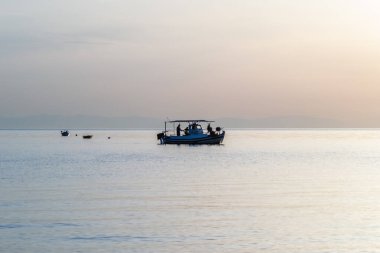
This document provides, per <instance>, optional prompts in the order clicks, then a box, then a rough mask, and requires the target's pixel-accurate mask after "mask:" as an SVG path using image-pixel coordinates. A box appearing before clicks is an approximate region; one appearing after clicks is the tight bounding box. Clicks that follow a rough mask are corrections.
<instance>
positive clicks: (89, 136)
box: [82, 134, 92, 139]
mask: <svg viewBox="0 0 380 253" xmlns="http://www.w3.org/2000/svg"><path fill="white" fill-rule="evenodd" d="M82 137H83V139H91V138H92V135H90V134H88V135H83V136H82Z"/></svg>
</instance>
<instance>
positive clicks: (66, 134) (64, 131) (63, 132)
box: [61, 130, 70, 136]
mask: <svg viewBox="0 0 380 253" xmlns="http://www.w3.org/2000/svg"><path fill="white" fill-rule="evenodd" d="M61 135H62V136H69V135H70V133H69V130H62V131H61Z"/></svg>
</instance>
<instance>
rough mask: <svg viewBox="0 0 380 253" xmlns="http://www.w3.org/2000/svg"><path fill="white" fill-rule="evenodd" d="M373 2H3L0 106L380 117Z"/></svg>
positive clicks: (379, 12)
mask: <svg viewBox="0 0 380 253" xmlns="http://www.w3.org/2000/svg"><path fill="white" fill-rule="evenodd" d="M379 17H380V2H379V1H375V0H362V1H359V0H355V1H354V0H320V1H313V0H291V1H290V0H234V1H232V0H192V1H188V0H160V1H156V0H138V1H137V0H136V1H129V0H65V1H58V0H33V1H31V0H1V1H0V116H29V115H41V114H48V115H67V116H70V115H78V114H83V115H98V116H114V117H123V116H136V115H138V116H146V117H159V118H166V117H171V118H176V117H177V118H188V117H195V118H199V117H206V118H216V117H240V118H260V117H284V116H295V115H298V116H307V117H321V118H328V119H336V120H343V121H351V122H355V121H361V122H367V123H370V124H374V125H376V124H378V125H380V109H379V108H380V99H379V98H380V82H379V80H380V79H379V77H380V22H379Z"/></svg>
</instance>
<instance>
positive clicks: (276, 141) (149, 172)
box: [0, 130, 380, 253]
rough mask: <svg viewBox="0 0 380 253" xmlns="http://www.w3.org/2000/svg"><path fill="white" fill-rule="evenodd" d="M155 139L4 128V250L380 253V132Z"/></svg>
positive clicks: (150, 134)
mask: <svg viewBox="0 0 380 253" xmlns="http://www.w3.org/2000/svg"><path fill="white" fill-rule="evenodd" d="M86 133H89V134H93V135H94V137H93V139H89V140H85V139H82V137H81V136H82V135H83V134H86ZM75 134H78V136H75ZM155 134H156V132H155V131H111V130H104V131H74V130H72V131H71V135H70V136H69V137H61V136H60V133H59V131H5V130H2V131H0V252H36V253H37V252H38V253H41V252H55V253H61V252H142V253H144V252H292V253H297V252H308V253H312V252H377V251H380V131H378V130H227V134H226V138H225V140H224V144H223V145H215V146H208V145H205V146H188V145H158V142H157V140H156V139H155V138H156V136H155ZM108 137H111V138H110V139H108Z"/></svg>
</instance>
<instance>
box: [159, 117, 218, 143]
mask: <svg viewBox="0 0 380 253" xmlns="http://www.w3.org/2000/svg"><path fill="white" fill-rule="evenodd" d="M212 122H214V121H210V120H172V121H165V130H164V131H162V132H161V133H159V134H157V139H158V140H159V141H160V143H161V144H221V143H222V142H223V139H224V135H225V131H222V128H221V127H216V128H215V131H213V129H212V127H211V125H210V124H211V123H212ZM167 123H173V128H175V124H177V123H178V125H177V128H176V132H175V133H174V134H169V131H168V130H167ZM181 123H185V124H187V127H186V128H185V129H184V130H182V129H181ZM202 123H203V124H205V123H207V124H208V125H207V131H204V130H203V128H202V125H201V124H202ZM181 132H183V134H182V133H181Z"/></svg>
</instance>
